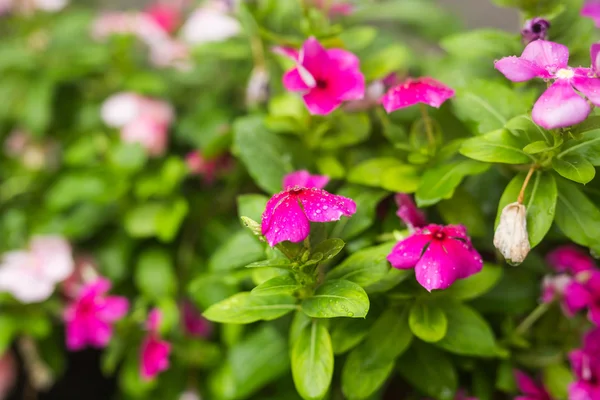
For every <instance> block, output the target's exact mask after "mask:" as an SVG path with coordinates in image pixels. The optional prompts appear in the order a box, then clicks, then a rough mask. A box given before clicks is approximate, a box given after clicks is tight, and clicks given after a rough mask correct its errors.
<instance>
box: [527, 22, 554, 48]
mask: <svg viewBox="0 0 600 400" xmlns="http://www.w3.org/2000/svg"><path fill="white" fill-rule="evenodd" d="M548 29H550V22H549V21H548V20H547V19H544V18H540V17H536V18H532V19H528V20H527V21H525V24H524V25H523V29H521V38H522V40H523V43H524V44H529V43H531V42H533V41H534V40H539V39H542V40H546V39H547V38H548Z"/></svg>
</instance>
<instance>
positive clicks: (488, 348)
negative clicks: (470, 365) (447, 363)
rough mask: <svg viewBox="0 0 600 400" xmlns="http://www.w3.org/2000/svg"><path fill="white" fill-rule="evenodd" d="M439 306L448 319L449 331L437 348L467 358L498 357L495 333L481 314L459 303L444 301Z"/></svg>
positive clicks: (437, 343)
mask: <svg viewBox="0 0 600 400" xmlns="http://www.w3.org/2000/svg"><path fill="white" fill-rule="evenodd" d="M438 304H439V306H440V307H441V308H442V310H443V311H444V313H445V314H446V318H447V319H448V331H447V332H446V336H444V338H443V339H442V340H440V341H438V342H436V343H435V345H436V346H438V347H441V348H442V349H444V350H447V351H449V352H451V353H455V354H460V355H465V356H481V357H494V356H495V355H496V342H495V338H494V333H493V332H492V329H491V328H490V326H489V325H488V323H487V322H486V320H485V319H483V317H482V316H481V315H480V314H479V313H477V312H476V311H474V310H473V309H472V308H471V307H469V306H466V305H464V304H461V303H458V302H453V301H447V300H444V301H441V302H439V303H438Z"/></svg>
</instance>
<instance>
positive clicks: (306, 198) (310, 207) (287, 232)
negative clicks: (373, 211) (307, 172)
mask: <svg viewBox="0 0 600 400" xmlns="http://www.w3.org/2000/svg"><path fill="white" fill-rule="evenodd" d="M355 212H356V203H355V202H354V201H353V200H352V199H349V198H347V197H343V196H338V195H335V194H331V193H329V192H327V191H325V190H323V189H317V188H307V187H302V186H293V187H289V188H287V189H286V190H284V191H283V192H280V193H277V194H276V195H274V196H273V197H271V199H270V200H269V201H268V202H267V207H266V209H265V212H264V213H263V215H262V234H263V235H265V237H266V238H267V242H269V245H270V246H271V247H273V246H275V245H276V244H277V243H280V242H283V241H285V240H289V241H291V242H301V241H303V240H304V239H306V238H307V237H308V234H309V233H310V225H309V221H312V222H330V221H337V220H339V219H340V217H341V216H342V215H345V216H347V217H350V216H351V215H353V214H354V213H355Z"/></svg>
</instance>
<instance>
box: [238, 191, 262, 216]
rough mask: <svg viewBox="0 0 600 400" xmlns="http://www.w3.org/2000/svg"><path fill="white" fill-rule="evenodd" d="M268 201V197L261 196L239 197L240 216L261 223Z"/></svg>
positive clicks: (248, 195)
mask: <svg viewBox="0 0 600 400" xmlns="http://www.w3.org/2000/svg"><path fill="white" fill-rule="evenodd" d="M268 200H269V198H268V197H267V196H263V195H261V194H244V195H241V196H238V198H237V207H238V215H239V216H240V217H248V218H251V219H253V220H255V221H260V220H261V218H262V214H263V212H264V211H265V207H266V205H267V201H268Z"/></svg>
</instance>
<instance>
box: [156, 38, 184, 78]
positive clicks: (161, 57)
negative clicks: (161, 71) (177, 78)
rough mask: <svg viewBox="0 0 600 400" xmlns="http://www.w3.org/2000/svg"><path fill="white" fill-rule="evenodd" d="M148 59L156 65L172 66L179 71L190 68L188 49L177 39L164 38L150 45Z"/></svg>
mask: <svg viewBox="0 0 600 400" xmlns="http://www.w3.org/2000/svg"><path fill="white" fill-rule="evenodd" d="M150 61H151V62H152V64H154V65H155V66H157V67H163V68H164V67H173V68H176V69H178V70H180V71H189V70H191V69H192V63H191V61H190V49H189V47H188V45H187V44H185V43H183V42H181V41H179V40H172V39H169V40H164V41H160V42H157V43H155V44H153V45H151V46H150Z"/></svg>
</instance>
